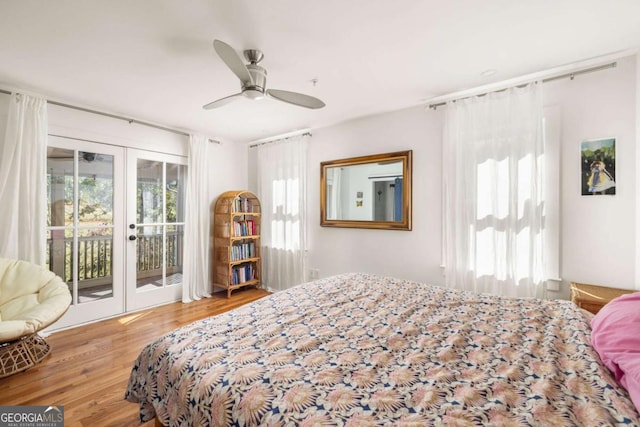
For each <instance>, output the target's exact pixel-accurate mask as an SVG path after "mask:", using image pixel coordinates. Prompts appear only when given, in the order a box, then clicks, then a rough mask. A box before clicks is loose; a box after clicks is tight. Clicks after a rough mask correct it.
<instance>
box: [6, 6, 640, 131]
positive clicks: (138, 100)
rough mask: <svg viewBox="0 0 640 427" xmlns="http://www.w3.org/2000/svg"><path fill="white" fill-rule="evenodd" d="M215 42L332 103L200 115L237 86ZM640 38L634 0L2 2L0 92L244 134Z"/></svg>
mask: <svg viewBox="0 0 640 427" xmlns="http://www.w3.org/2000/svg"><path fill="white" fill-rule="evenodd" d="M214 39H220V40H223V41H225V42H226V43H228V44H230V45H232V46H234V47H235V48H236V49H237V50H238V51H239V53H240V54H241V51H242V50H243V49H248V48H259V49H261V50H262V51H263V52H264V54H265V59H264V60H263V61H262V63H261V64H260V65H262V66H264V67H265V68H266V69H267V71H268V73H269V75H268V83H267V86H268V87H269V88H273V89H284V90H291V91H298V92H302V93H306V94H309V95H312V96H315V97H318V98H320V99H322V100H323V101H325V102H326V104H327V106H326V107H325V108H324V109H321V110H308V109H304V108H299V107H295V106H291V105H288V104H284V103H280V102H277V101H275V100H271V99H266V100H262V101H257V102H256V101H250V100H248V99H241V100H239V101H236V102H235V103H232V104H228V105H227V106H224V107H222V108H220V109H216V110H210V111H205V110H203V109H202V105H204V104H206V103H208V102H210V101H212V100H214V99H217V98H221V97H224V96H227V95H231V94H233V93H236V92H239V89H240V87H239V82H238V79H237V78H236V77H235V75H233V74H232V73H231V71H229V70H228V69H227V68H226V66H225V65H224V63H223V62H222V61H221V60H220V59H219V58H218V57H217V55H216V54H215V51H214V50H213V45H212V42H213V40H214ZM639 45H640V1H638V0H615V1H608V0H484V1H478V0H449V1H445V0H402V1H393V0H315V1H304V0H254V1H251V0H233V1H231V0H135V1H132V0H109V1H107V0H102V1H98V0H57V1H46V0H0V87H1V88H5V89H6V88H11V89H13V88H19V89H23V90H29V91H32V92H37V93H41V94H43V95H44V96H45V97H47V98H50V99H54V100H58V101H62V102H67V103H73V104H77V105H82V106H86V107H91V108H95V109H99V110H103V111H107V112H113V113H118V114H122V115H126V116H128V117H132V118H136V119H140V120H146V121H150V122H154V123H159V124H162V125H165V126H169V127H175V128H180V129H184V130H187V131H197V132H203V133H205V134H207V135H208V136H210V137H216V138H219V139H222V140H230V141H240V142H246V141H252V140H257V139H261V138H265V137H269V136H274V135H279V134H283V133H286V132H290V131H294V130H297V129H303V128H318V127H323V126H328V125H332V124H335V123H338V122H342V121H345V120H349V119H353V118H356V117H361V116H366V115H371V114H376V113H381V112H385V111H391V110H397V109H401V108H406V107H410V106H414V105H418V104H421V103H424V100H425V99H429V98H432V97H434V96H438V95H442V94H446V93H449V92H454V91H458V90H463V89H467V88H472V87H475V86H479V85H484V84H488V83H491V82H496V81H501V80H506V79H509V78H513V77H517V76H521V75H523V74H529V73H533V72H537V71H541V70H545V69H549V68H553V67H557V66H560V65H564V64H568V63H572V62H576V61H581V60H585V59H587V58H593V57H597V56H601V55H606V54H610V53H612V52H616V51H621V50H627V49H636V48H637V47H638V46H639ZM487 69H496V70H497V71H498V72H497V73H496V74H495V75H493V76H491V77H482V76H481V72H483V71H485V70H487ZM312 79H318V84H317V86H315V87H314V85H313V84H312V83H311V80H312Z"/></svg>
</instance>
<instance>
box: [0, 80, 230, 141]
mask: <svg viewBox="0 0 640 427" xmlns="http://www.w3.org/2000/svg"><path fill="white" fill-rule="evenodd" d="M0 93H6V94H7V95H11V94H12V92H11V91H8V90H4V89H0ZM16 93H19V92H16ZM47 103H48V104H52V105H57V106H59V107H65V108H70V109H72V110H78V111H84V112H85V113H92V114H98V115H100V116H105V117H111V118H112V119H117V120H124V121H126V122H129V124H134V123H135V124H137V125H142V126H147V127H151V128H155V129H160V130H164V131H167V132H172V133H175V134H178V135H184V136H191V135H190V134H189V133H187V132H184V131H181V130H177V129H172V128H168V127H165V126H160V125H156V124H153V123H149V122H143V121H141V120H137V119H132V118H129V117H124V116H118V115H116V114H111V113H105V112H102V111H97V110H92V109H89V108H84V107H78V106H77V105H71V104H65V103H62V102H58V101H51V100H48V99H47ZM208 141H209V142H213V143H214V144H221V142H220V141H217V140H215V139H211V138H208Z"/></svg>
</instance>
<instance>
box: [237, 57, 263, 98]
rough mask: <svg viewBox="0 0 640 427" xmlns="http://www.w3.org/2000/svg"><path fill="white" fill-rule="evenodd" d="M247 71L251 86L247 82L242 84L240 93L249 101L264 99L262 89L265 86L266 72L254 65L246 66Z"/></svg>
mask: <svg viewBox="0 0 640 427" xmlns="http://www.w3.org/2000/svg"><path fill="white" fill-rule="evenodd" d="M247 69H248V70H249V74H251V78H252V79H253V84H251V82H247V83H246V84H244V83H243V84H242V93H243V94H244V95H245V96H246V97H247V98H251V99H260V98H263V97H264V88H265V87H266V86H267V70H265V69H264V68H262V67H261V66H259V65H256V64H248V65H247Z"/></svg>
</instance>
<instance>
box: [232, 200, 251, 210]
mask: <svg viewBox="0 0 640 427" xmlns="http://www.w3.org/2000/svg"><path fill="white" fill-rule="evenodd" d="M233 210H234V211H235V212H253V203H251V199H248V198H246V197H238V198H237V199H235V200H234V201H233Z"/></svg>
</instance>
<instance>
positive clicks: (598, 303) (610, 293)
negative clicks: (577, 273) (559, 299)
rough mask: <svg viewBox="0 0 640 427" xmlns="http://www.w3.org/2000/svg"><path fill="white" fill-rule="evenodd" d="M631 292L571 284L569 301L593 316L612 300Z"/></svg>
mask: <svg viewBox="0 0 640 427" xmlns="http://www.w3.org/2000/svg"><path fill="white" fill-rule="evenodd" d="M632 292H635V291H633V290H629V289H618V288H607V287H606V286H596V285H587V284H584V283H575V282H571V301H573V302H575V303H576V304H577V305H578V307H580V308H584V309H585V310H587V311H590V312H591V313H593V314H596V313H597V312H598V311H600V309H601V308H602V307H604V305H605V304H606V303H608V302H609V301H611V300H612V299H614V298H616V297H619V296H620V295H624V294H630V293H632Z"/></svg>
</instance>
